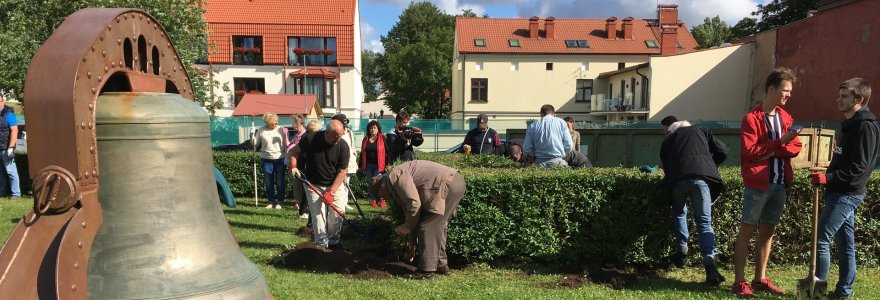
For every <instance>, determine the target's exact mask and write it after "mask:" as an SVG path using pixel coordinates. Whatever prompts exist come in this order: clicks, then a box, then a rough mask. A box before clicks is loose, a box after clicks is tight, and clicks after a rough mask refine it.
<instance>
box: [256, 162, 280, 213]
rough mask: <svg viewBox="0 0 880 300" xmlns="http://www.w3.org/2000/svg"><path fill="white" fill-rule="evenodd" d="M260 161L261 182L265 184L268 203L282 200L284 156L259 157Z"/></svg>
mask: <svg viewBox="0 0 880 300" xmlns="http://www.w3.org/2000/svg"><path fill="white" fill-rule="evenodd" d="M260 162H261V163H263V182H264V183H265V184H266V199H269V203H281V202H284V184H285V182H284V174H286V171H287V168H285V167H284V158H279V159H265V158H261V159H260Z"/></svg>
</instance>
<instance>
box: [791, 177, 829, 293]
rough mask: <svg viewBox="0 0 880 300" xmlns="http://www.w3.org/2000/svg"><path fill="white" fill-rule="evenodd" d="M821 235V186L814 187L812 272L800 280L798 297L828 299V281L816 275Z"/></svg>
mask: <svg viewBox="0 0 880 300" xmlns="http://www.w3.org/2000/svg"><path fill="white" fill-rule="evenodd" d="M824 171H825V168H819V167H813V168H810V172H824ZM818 236H819V186H814V187H813V248H812V249H811V252H810V273H808V274H807V278H804V279H800V280H798V284H797V287H798V289H797V299H798V300H807V299H811V300H812V299H826V297H827V293H828V291H827V290H828V282H827V281H825V280H819V278H817V277H816V243H817V239H818Z"/></svg>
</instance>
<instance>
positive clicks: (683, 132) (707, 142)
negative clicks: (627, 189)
mask: <svg viewBox="0 0 880 300" xmlns="http://www.w3.org/2000/svg"><path fill="white" fill-rule="evenodd" d="M726 159H727V145H724V143H723V142H721V141H720V140H718V139H716V138H715V136H714V135H712V131H710V130H709V129H706V128H702V127H696V126H688V127H679V128H678V130H676V131H675V132H673V133H672V134H670V135H668V136H667V137H666V139H664V140H663V144H662V145H661V146H660V160H661V162H662V163H663V173H664V174H665V177H664V180H665V183H666V187H667V190H668V191H672V188H673V186H675V184H676V183H678V182H679V181H681V180H684V179H690V178H695V177H700V178H702V179H704V180H705V181H706V183H707V184H708V185H709V189H710V191H711V194H712V199H715V198H717V197H718V195H720V194H721V192H722V191H723V190H724V182H723V181H722V180H721V174H719V173H718V165H720V164H721V163H723V162H724V160H726Z"/></svg>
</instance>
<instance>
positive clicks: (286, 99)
mask: <svg viewBox="0 0 880 300" xmlns="http://www.w3.org/2000/svg"><path fill="white" fill-rule="evenodd" d="M316 102H317V97H316V96H315V95H266V94H244V96H243V97H242V98H241V102H239V103H238V106H236V107H235V111H233V112H232V115H233V116H259V115H262V114H265V113H266V112H273V113H276V114H279V115H294V114H303V115H309V114H311V113H312V110H315V111H319V110H320V109H321V107H320V106H317V105H316Z"/></svg>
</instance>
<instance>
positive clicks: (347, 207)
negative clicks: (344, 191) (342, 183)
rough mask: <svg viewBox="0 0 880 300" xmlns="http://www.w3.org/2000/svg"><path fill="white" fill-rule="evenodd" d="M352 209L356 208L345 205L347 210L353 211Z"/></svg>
mask: <svg viewBox="0 0 880 300" xmlns="http://www.w3.org/2000/svg"><path fill="white" fill-rule="evenodd" d="M352 209H354V207H351V205H348V203H346V204H345V210H352Z"/></svg>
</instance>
